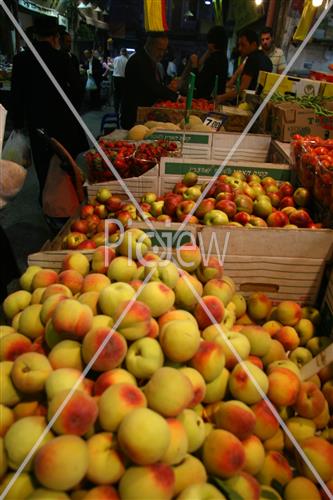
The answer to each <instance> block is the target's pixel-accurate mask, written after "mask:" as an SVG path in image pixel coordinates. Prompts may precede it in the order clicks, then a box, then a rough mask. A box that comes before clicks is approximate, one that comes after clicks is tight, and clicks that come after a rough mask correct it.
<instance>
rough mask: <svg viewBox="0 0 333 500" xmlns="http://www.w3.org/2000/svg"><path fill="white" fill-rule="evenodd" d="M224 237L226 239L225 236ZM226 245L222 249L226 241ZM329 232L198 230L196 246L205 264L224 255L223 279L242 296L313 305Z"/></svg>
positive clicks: (329, 252) (329, 249)
mask: <svg viewBox="0 0 333 500" xmlns="http://www.w3.org/2000/svg"><path fill="white" fill-rule="evenodd" d="M227 235H228V236H227ZM227 237H228V245H227V247H226V248H225V244H226V238H227ZM332 242H333V238H332V231H330V230H325V229H322V230H313V231H312V230H311V231H309V230H307V229H295V231H287V230H285V229H283V228H271V229H268V230H267V229H266V228H237V227H214V228H212V227H208V226H202V230H201V232H199V233H198V244H199V247H200V248H201V249H202V251H203V254H204V255H205V257H206V258H207V257H208V256H209V255H208V254H209V253H210V254H212V255H214V254H215V255H216V254H217V255H218V256H219V257H221V255H223V253H225V260H224V270H225V274H226V275H228V276H230V277H231V278H232V279H233V280H235V282H236V285H237V288H238V290H239V291H240V292H242V293H244V294H245V295H247V294H250V293H252V292H254V291H258V290H261V291H263V292H265V293H267V294H268V295H269V296H270V297H271V299H272V300H273V301H275V302H276V301H280V300H294V301H296V302H299V303H301V304H307V305H315V304H316V300H317V296H318V293H319V290H320V284H321V281H322V277H323V273H324V270H325V267H326V264H327V262H328V261H329V260H330V259H331V257H332V252H333V244H332Z"/></svg>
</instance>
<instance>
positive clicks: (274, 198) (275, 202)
mask: <svg viewBox="0 0 333 500" xmlns="http://www.w3.org/2000/svg"><path fill="white" fill-rule="evenodd" d="M268 197H269V199H270V200H271V204H272V206H273V207H275V208H277V207H278V206H279V205H280V202H281V195H280V194H279V193H277V192H274V193H270V192H268Z"/></svg>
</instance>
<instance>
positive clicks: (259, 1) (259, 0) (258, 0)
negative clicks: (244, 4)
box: [254, 0, 263, 5]
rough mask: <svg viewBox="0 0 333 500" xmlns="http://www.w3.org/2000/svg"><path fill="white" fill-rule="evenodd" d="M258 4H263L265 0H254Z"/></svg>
mask: <svg viewBox="0 0 333 500" xmlns="http://www.w3.org/2000/svg"><path fill="white" fill-rule="evenodd" d="M254 1H255V4H256V5H261V4H262V2H263V0H254Z"/></svg>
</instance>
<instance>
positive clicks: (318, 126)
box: [271, 103, 333, 142]
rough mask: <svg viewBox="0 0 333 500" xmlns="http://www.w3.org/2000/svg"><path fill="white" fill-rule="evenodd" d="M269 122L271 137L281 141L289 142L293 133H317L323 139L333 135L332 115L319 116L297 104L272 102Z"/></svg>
mask: <svg viewBox="0 0 333 500" xmlns="http://www.w3.org/2000/svg"><path fill="white" fill-rule="evenodd" d="M271 124H272V130H271V132H272V137H273V138H274V139H277V140H279V141H282V142H290V141H291V140H292V137H293V135H294V134H301V135H318V136H320V137H322V138H323V139H329V138H331V137H333V116H332V117H324V116H320V115H317V114H315V113H314V111H313V110H312V109H308V108H301V107H300V106H298V105H297V104H292V103H281V104H273V105H272V106H271Z"/></svg>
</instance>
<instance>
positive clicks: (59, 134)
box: [10, 16, 89, 200]
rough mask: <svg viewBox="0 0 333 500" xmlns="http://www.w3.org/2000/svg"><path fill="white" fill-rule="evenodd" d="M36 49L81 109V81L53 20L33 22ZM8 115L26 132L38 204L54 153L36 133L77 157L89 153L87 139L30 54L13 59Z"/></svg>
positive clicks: (17, 126)
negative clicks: (41, 134)
mask: <svg viewBox="0 0 333 500" xmlns="http://www.w3.org/2000/svg"><path fill="white" fill-rule="evenodd" d="M34 28H35V33H36V37H37V41H36V43H35V48H36V50H37V51H38V53H39V55H40V56H41V57H42V59H43V61H44V62H45V63H46V65H47V66H48V69H49V71H50V72H51V73H52V75H53V76H54V78H55V79H56V81H57V82H58V84H59V85H60V87H61V88H62V89H63V91H65V92H66V94H67V96H68V97H69V99H70V100H71V102H72V104H73V105H74V106H75V107H76V108H78V107H79V105H80V92H81V87H80V80H79V78H78V75H77V74H76V73H75V71H74V70H73V65H72V64H71V63H70V60H69V58H68V57H67V56H66V55H65V54H64V53H63V52H62V51H61V50H59V49H60V43H59V27H58V25H57V21H56V19H55V18H52V17H48V16H43V17H40V18H36V20H35V25H34ZM10 111H11V113H12V118H13V123H14V129H18V130H19V129H22V128H24V127H26V128H27V130H28V133H29V135H30V143H31V151H32V157H33V161H34V166H35V169H36V172H37V176H38V180H39V186H40V200H41V199H42V191H43V188H44V184H45V181H46V177H47V172H48V168H49V162H50V159H51V157H52V155H53V152H52V151H51V150H50V149H49V148H48V147H46V146H45V142H44V141H43V140H41V138H40V135H39V133H38V129H44V130H45V132H46V133H47V134H48V135H49V136H52V137H54V138H55V139H57V140H58V141H59V142H60V143H61V144H62V145H63V146H64V147H65V148H66V149H67V150H68V151H69V153H70V154H71V155H72V156H73V157H74V158H76V156H77V155H78V154H79V153H80V152H82V151H84V150H86V149H88V147H89V146H88V142H87V139H86V137H85V135H84V133H83V131H82V129H81V127H80V125H79V124H78V122H77V121H76V119H75V117H74V116H73V114H72V112H71V110H70V109H69V108H68V106H67V105H66V103H65V102H64V100H63V98H62V97H61V96H60V94H59V92H58V90H57V89H56V88H55V86H54V84H53V82H52V81H51V80H50V78H49V76H48V75H47V74H46V73H45V71H44V69H43V68H42V66H41V65H40V63H39V61H38V60H37V59H36V58H35V56H34V54H33V53H32V52H31V51H25V52H21V53H20V54H18V55H17V56H15V57H14V61H13V72H12V87H11V110H10Z"/></svg>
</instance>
